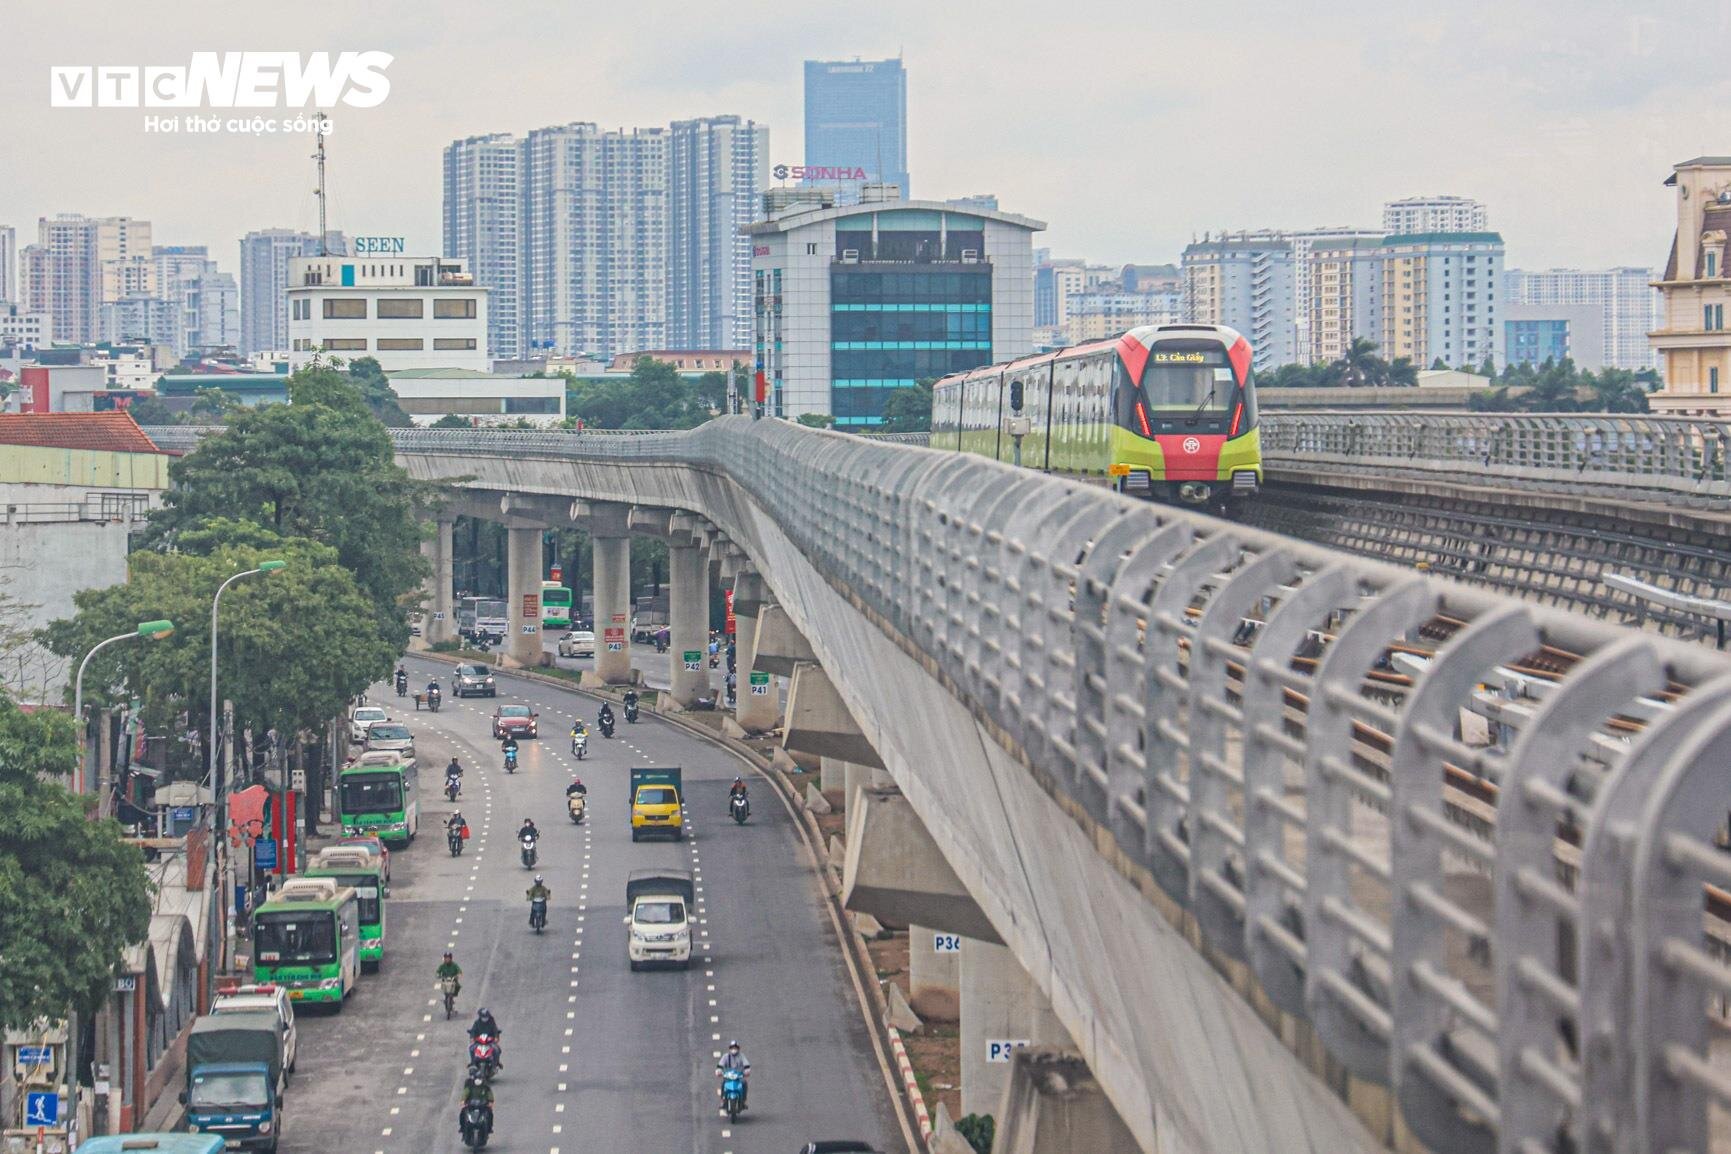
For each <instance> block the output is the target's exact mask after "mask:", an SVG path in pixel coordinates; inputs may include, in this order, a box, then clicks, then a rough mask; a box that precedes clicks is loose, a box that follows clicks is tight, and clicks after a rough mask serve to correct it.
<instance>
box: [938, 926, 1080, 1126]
mask: <svg viewBox="0 0 1731 1154" xmlns="http://www.w3.org/2000/svg"><path fill="white" fill-rule="evenodd" d="M961 978H962V999H961V1000H962V1113H963V1114H996V1113H997V1112H998V1109H999V1107H1000V1105H1001V1104H1002V1103H1003V1100H1004V1091H1005V1089H1006V1088H1007V1087H1008V1086H1009V1084H1010V1070H1011V1064H1010V1059H1011V1057H1012V1056H1013V1054H1014V1051H1015V1048H1016V1047H1018V1046H1022V1045H1030V1046H1063V1047H1070V1046H1072V1045H1073V1043H1072V1042H1071V1041H1070V1035H1069V1033H1068V1031H1066V1030H1065V1029H1064V1027H1063V1025H1062V1023H1060V1022H1059V1021H1058V1017H1057V1015H1056V1014H1054V1013H1053V1012H1052V1003H1051V1002H1050V1001H1049V1000H1048V999H1047V998H1046V996H1045V995H1044V994H1043V993H1041V992H1040V988H1039V987H1038V986H1036V985H1035V984H1034V980H1033V979H1032V978H1030V977H1029V976H1028V972H1027V971H1026V970H1024V969H1022V964H1021V963H1020V962H1018V961H1017V960H1016V956H1015V955H1014V954H1012V953H1011V952H1010V951H1009V948H1008V947H1006V946H998V945H993V944H992V943H991V942H982V941H976V940H974V939H972V938H969V939H966V940H964V941H963V942H962V955H961Z"/></svg>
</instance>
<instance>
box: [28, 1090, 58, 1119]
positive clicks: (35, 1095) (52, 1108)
mask: <svg viewBox="0 0 1731 1154" xmlns="http://www.w3.org/2000/svg"><path fill="white" fill-rule="evenodd" d="M24 1124H25V1125H26V1126H58V1125H59V1124H60V1095H59V1094H56V1093H54V1092H53V1091H49V1090H41V1091H39V1090H32V1091H30V1092H29V1093H27V1094H25V1095H24Z"/></svg>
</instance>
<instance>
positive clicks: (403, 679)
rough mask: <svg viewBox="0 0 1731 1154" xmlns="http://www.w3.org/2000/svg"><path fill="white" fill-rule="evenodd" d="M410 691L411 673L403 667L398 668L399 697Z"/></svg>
mask: <svg viewBox="0 0 1731 1154" xmlns="http://www.w3.org/2000/svg"><path fill="white" fill-rule="evenodd" d="M408 691H409V671H408V670H407V669H404V668H403V667H402V666H401V665H399V666H397V696H398V697H401V696H402V695H403V694H405V693H407V692H408Z"/></svg>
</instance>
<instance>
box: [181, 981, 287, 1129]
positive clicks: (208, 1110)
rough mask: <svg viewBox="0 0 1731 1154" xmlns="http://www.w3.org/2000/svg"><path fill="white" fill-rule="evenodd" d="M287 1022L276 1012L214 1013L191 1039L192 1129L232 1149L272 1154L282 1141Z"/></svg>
mask: <svg viewBox="0 0 1731 1154" xmlns="http://www.w3.org/2000/svg"><path fill="white" fill-rule="evenodd" d="M285 1050H286V1035H285V1032H284V1029H283V1021H282V1019H281V1018H280V1017H279V1016H278V1015H277V1014H275V1013H274V1012H272V1011H270V1010H241V1011H234V1012H232V1013H230V1012H224V1013H221V1014H212V1015H210V1016H209V1017H204V1018H199V1019H198V1020H197V1021H195V1022H193V1024H192V1030H191V1032H190V1033H189V1034H188V1035H187V1039H186V1089H185V1090H184V1091H182V1092H181V1095H180V1101H181V1104H182V1105H184V1106H185V1107H186V1128H187V1129H188V1130H189V1131H192V1132H194V1133H199V1134H216V1135H218V1136H220V1137H221V1138H222V1140H223V1143H224V1144H225V1145H226V1146H227V1147H228V1148H229V1149H241V1150H270V1151H274V1150H276V1148H277V1142H278V1141H280V1140H281V1138H282V1128H283V1117H282V1100H283V1099H282V1095H283V1086H284V1079H285V1078H286V1077H287V1075H288V1068H287V1065H286V1062H285V1060H284V1059H285Z"/></svg>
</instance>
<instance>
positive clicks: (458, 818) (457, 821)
mask: <svg viewBox="0 0 1731 1154" xmlns="http://www.w3.org/2000/svg"><path fill="white" fill-rule="evenodd" d="M468 824H469V823H468V822H466V821H464V820H463V811H462V810H460V809H459V810H453V811H452V812H451V820H450V821H448V822H446V823H445V833H446V834H447V835H449V834H453V833H454V834H459V835H460V834H461V833H462V832H463V827H464V826H465V825H468Z"/></svg>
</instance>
